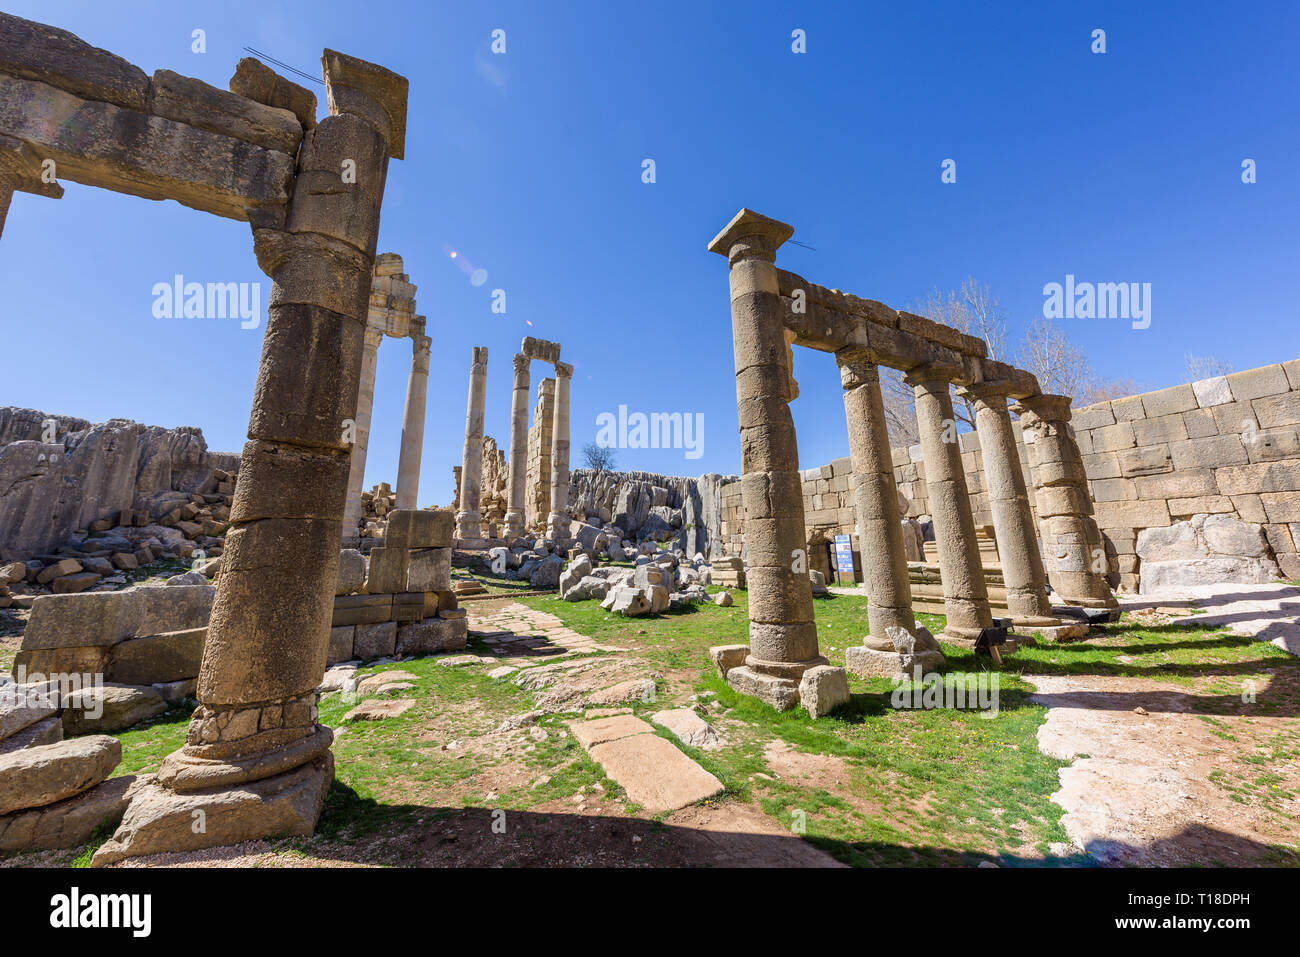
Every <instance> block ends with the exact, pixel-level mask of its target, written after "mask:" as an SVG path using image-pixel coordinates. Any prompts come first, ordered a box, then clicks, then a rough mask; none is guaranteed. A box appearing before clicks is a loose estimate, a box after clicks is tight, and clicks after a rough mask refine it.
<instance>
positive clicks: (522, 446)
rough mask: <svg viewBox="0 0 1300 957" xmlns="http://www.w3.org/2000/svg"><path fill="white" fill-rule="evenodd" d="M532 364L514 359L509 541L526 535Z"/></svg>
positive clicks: (524, 359)
mask: <svg viewBox="0 0 1300 957" xmlns="http://www.w3.org/2000/svg"><path fill="white" fill-rule="evenodd" d="M529 365H530V360H529V358H528V357H527V356H525V355H523V354H516V355H515V388H514V392H513V394H512V395H511V398H510V482H509V485H508V488H507V491H506V538H507V540H509V539H514V538H518V537H519V536H520V535H522V534H523V533H524V526H525V523H526V518H525V516H526V512H525V507H524V491H525V489H526V487H527V485H528V391H529V389H530V388H531V385H532V384H531V383H530V382H529V378H528V372H529Z"/></svg>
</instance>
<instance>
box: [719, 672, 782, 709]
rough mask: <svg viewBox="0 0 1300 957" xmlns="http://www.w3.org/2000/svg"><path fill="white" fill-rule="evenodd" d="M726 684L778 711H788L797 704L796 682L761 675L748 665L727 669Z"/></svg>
mask: <svg viewBox="0 0 1300 957" xmlns="http://www.w3.org/2000/svg"><path fill="white" fill-rule="evenodd" d="M727 684H729V685H731V687H733V688H734V689H736V690H737V691H739V692H740V693H741V694H747V695H752V696H753V697H755V698H758V699H759V700H760V701H762V702H764V703H765V704H768V705H771V706H772V707H773V708H776V710H778V711H789V710H790V709H791V708H793V707H795V706H796V705H798V704H799V683H798V682H796V681H793V680H791V679H789V678H778V677H776V676H775V675H768V674H762V673H761V672H757V671H754V670H753V669H752V668H750V667H749V666H748V665H741V666H739V667H736V668H731V669H729V670H728V671H727Z"/></svg>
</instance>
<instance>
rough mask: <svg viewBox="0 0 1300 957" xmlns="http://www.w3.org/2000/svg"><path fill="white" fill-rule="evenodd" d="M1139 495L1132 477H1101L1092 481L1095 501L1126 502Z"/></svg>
mask: <svg viewBox="0 0 1300 957" xmlns="http://www.w3.org/2000/svg"><path fill="white" fill-rule="evenodd" d="M1137 497H1138V496H1137V493H1136V492H1135V491H1134V490H1133V482H1132V480H1131V479H1099V480H1098V481H1096V482H1093V483H1092V498H1093V501H1094V502H1126V501H1128V500H1130V499H1134V498H1137Z"/></svg>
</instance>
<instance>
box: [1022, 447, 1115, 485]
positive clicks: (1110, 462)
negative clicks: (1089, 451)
mask: <svg viewBox="0 0 1300 957" xmlns="http://www.w3.org/2000/svg"><path fill="white" fill-rule="evenodd" d="M1083 468H1084V471H1085V473H1086V474H1087V476H1088V478H1090V479H1094V480H1095V479H1108V478H1119V477H1120V467H1119V456H1118V455H1117V454H1116V453H1114V452H1100V453H1097V454H1094V455H1085V456H1083ZM1026 484H1028V483H1026Z"/></svg>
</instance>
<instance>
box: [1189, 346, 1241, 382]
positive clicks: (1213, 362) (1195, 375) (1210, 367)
mask: <svg viewBox="0 0 1300 957" xmlns="http://www.w3.org/2000/svg"><path fill="white" fill-rule="evenodd" d="M1183 361H1184V362H1186V363H1187V381H1188V382H1200V381H1201V380H1202V379H1213V378H1214V377H1215V376H1221V375H1227V374H1228V373H1229V372H1231V371H1232V363H1231V362H1225V361H1224V360H1223V359H1220V358H1219V357H1218V356H1194V355H1192V354H1191V353H1190V352H1189V353H1187V354H1185V355H1184V356H1183Z"/></svg>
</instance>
